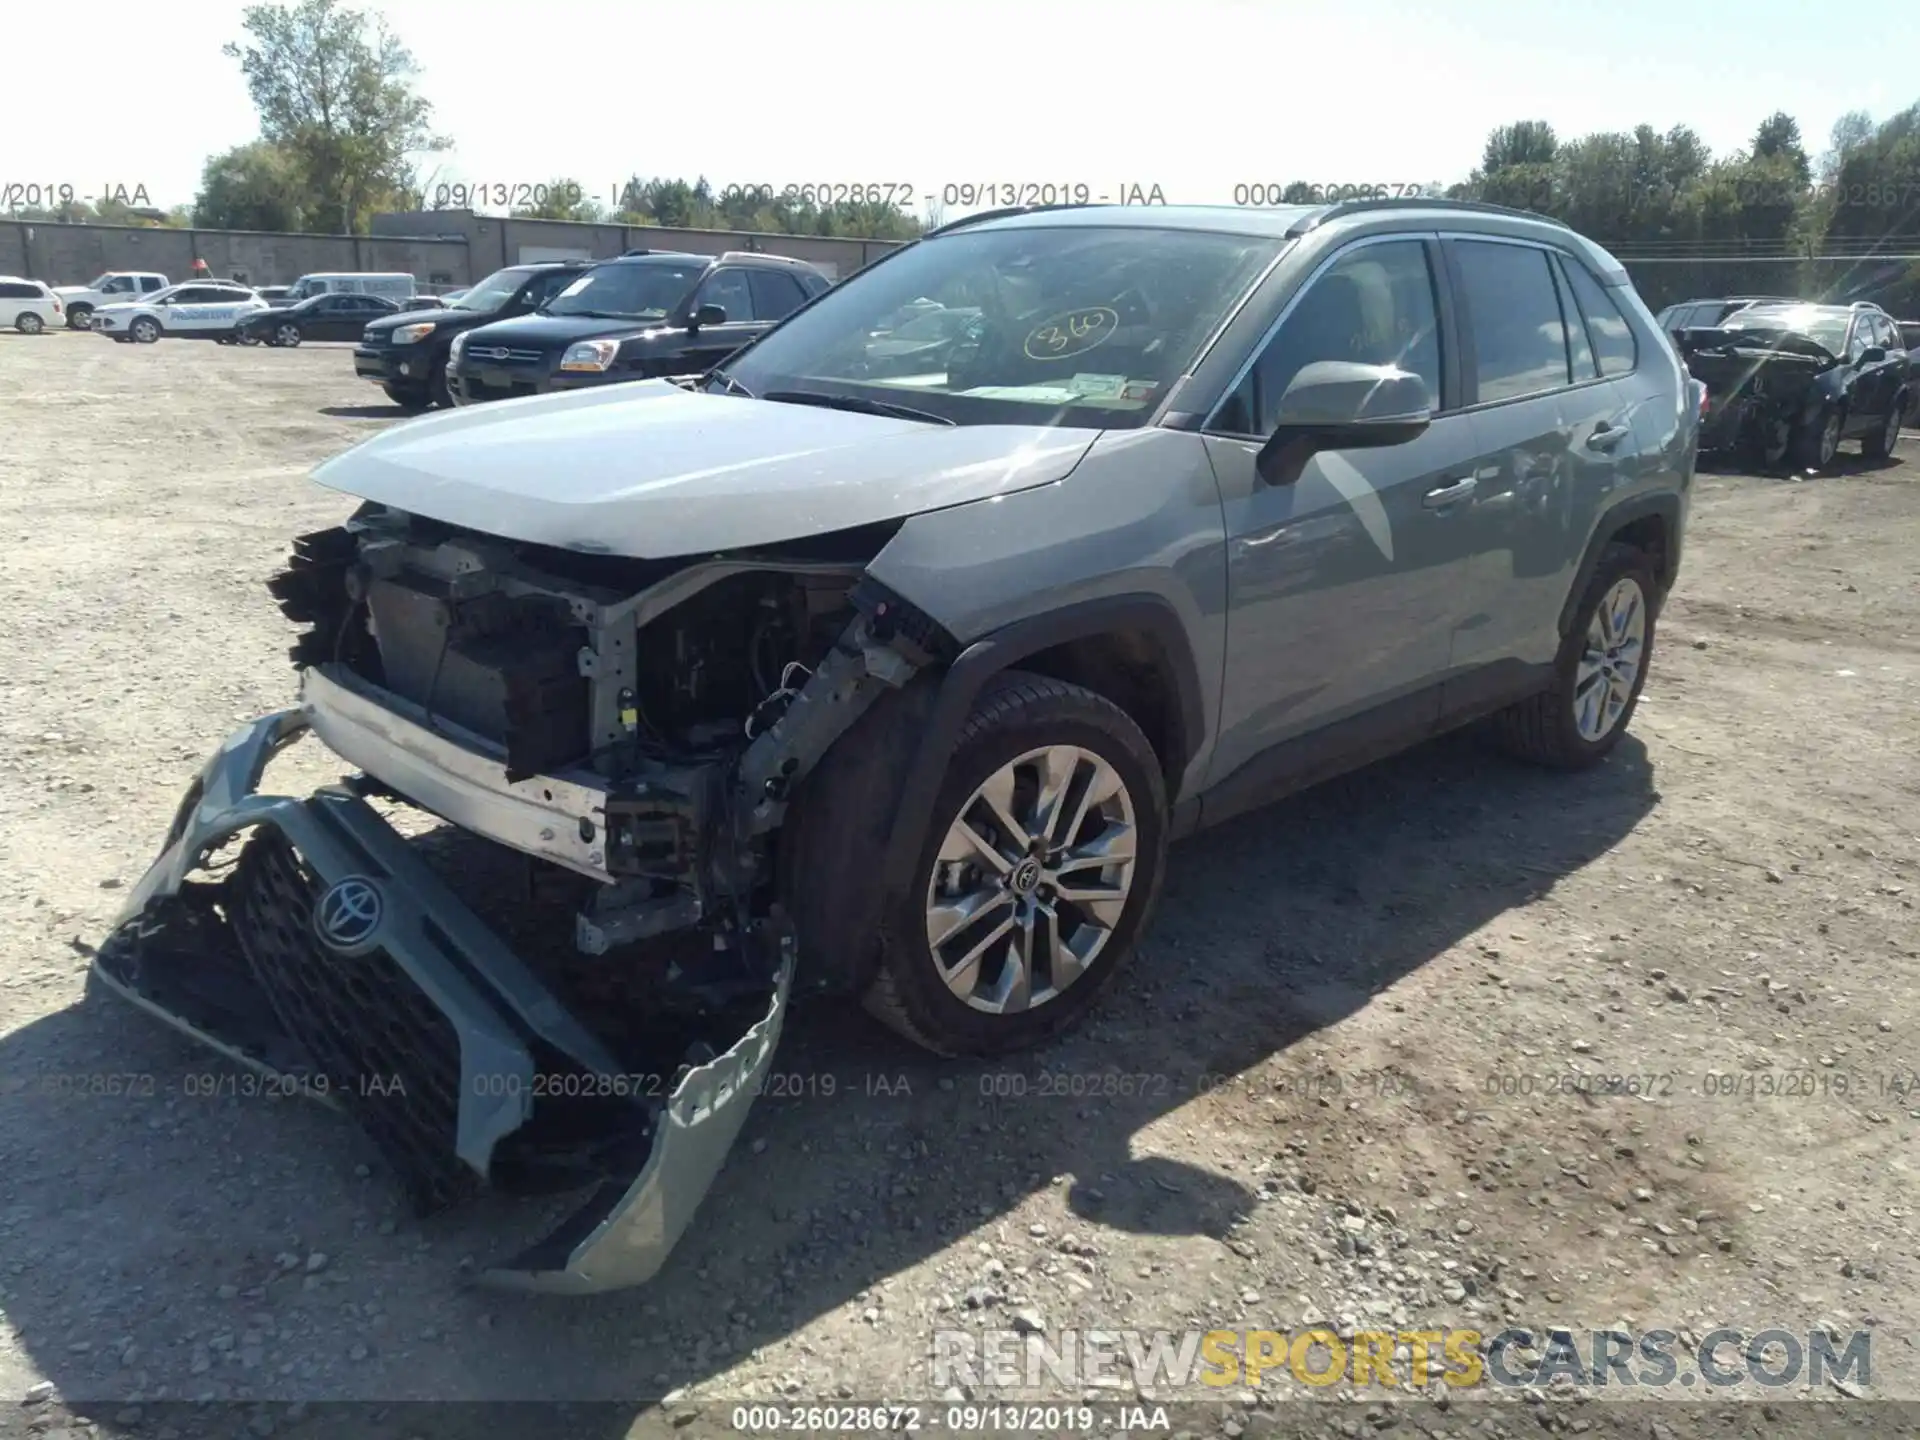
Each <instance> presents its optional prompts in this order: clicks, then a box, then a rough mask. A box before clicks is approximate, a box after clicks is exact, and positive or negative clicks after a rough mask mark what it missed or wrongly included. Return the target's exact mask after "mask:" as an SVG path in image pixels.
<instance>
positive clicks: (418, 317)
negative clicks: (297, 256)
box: [353, 260, 594, 410]
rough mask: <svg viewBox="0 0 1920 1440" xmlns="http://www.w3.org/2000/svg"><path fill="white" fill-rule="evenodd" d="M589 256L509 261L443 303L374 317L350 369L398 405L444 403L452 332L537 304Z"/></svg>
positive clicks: (582, 268) (585, 265) (585, 266)
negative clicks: (423, 309) (523, 262)
mask: <svg viewBox="0 0 1920 1440" xmlns="http://www.w3.org/2000/svg"><path fill="white" fill-rule="evenodd" d="M593 263H594V262H592V261H591V260H547V261H541V262H539V263H535V264H529V265H509V266H507V268H506V269H504V270H496V271H494V272H493V274H491V275H489V276H487V278H486V279H484V280H482V281H481V282H480V283H479V284H477V285H474V286H471V287H469V288H468V289H467V290H465V291H463V292H461V294H460V296H459V298H458V299H456V300H453V301H452V302H450V303H447V304H446V305H445V306H444V307H439V306H436V307H434V308H430V309H429V310H428V311H427V312H426V313H424V314H423V313H421V311H420V309H418V308H415V309H414V310H412V311H410V312H409V313H408V314H405V315H394V316H390V317H388V318H386V319H382V320H376V321H374V322H373V324H371V325H369V326H367V327H366V331H365V333H363V334H362V335H361V337H360V344H359V345H358V346H356V347H355V349H354V352H353V373H354V374H356V375H358V376H360V377H361V378H362V379H365V380H371V381H373V382H374V384H376V385H378V386H379V387H380V388H381V389H382V390H385V391H386V392H387V398H388V399H389V400H391V401H393V403H394V404H396V405H398V406H400V407H401V409H403V410H424V409H426V408H427V407H428V406H429V405H447V404H451V403H452V398H451V397H450V396H449V395H448V393H447V352H448V351H449V350H451V349H452V348H453V342H454V337H456V336H458V335H464V334H465V333H466V332H467V331H469V330H474V329H478V328H479V327H480V326H482V325H489V324H492V323H493V322H494V321H496V320H506V319H510V318H511V317H513V316H515V315H525V314H527V313H529V312H530V311H534V310H538V309H539V308H540V307H541V306H542V305H544V304H546V302H547V301H549V300H551V299H552V298H553V297H554V296H555V295H558V294H559V293H560V292H561V291H562V290H564V289H566V288H567V286H569V285H571V284H572V283H573V282H574V281H575V280H577V279H578V278H579V277H580V276H581V275H582V274H584V273H585V272H586V271H588V270H591V269H592V268H593Z"/></svg>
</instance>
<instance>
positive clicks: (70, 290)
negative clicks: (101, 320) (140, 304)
mask: <svg viewBox="0 0 1920 1440" xmlns="http://www.w3.org/2000/svg"><path fill="white" fill-rule="evenodd" d="M166 288H167V277H166V276H164V275H162V274H160V273H158V272H157V271H153V270H109V271H107V272H106V273H105V274H102V275H96V276H94V277H93V279H91V280H89V281H88V282H87V283H86V284H84V285H56V286H54V287H53V293H54V294H56V295H58V296H59V297H60V303H61V304H62V305H64V306H65V307H66V311H67V327H68V328H69V329H71V330H85V329H87V328H88V327H89V326H90V325H91V324H92V322H93V312H94V311H95V310H97V309H99V308H100V307H101V306H102V305H124V304H125V303H127V302H128V301H130V300H139V299H143V298H147V297H151V296H154V295H158V294H159V293H160V292H161V291H162V290H164V289H166Z"/></svg>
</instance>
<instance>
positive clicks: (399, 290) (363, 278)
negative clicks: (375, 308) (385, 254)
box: [287, 270, 420, 305]
mask: <svg viewBox="0 0 1920 1440" xmlns="http://www.w3.org/2000/svg"><path fill="white" fill-rule="evenodd" d="M419 290H420V287H419V284H418V283H417V282H416V281H415V280H414V278H413V276H411V275H409V274H407V273H406V272H405V271H401V270H381V271H374V270H366V271H339V272H320V271H316V272H315V273H313V274H311V275H302V276H301V277H300V278H299V279H298V280H296V281H294V282H293V284H291V285H289V286H288V287H287V298H288V299H289V300H292V301H294V302H295V303H296V304H297V303H298V302H300V301H302V300H311V299H312V298H313V297H314V296H315V295H379V296H382V297H384V298H385V299H388V300H392V301H394V302H395V303H396V304H400V305H405V304H407V303H408V302H410V301H411V300H412V299H413V297H414V296H415V295H416V294H418V293H419Z"/></svg>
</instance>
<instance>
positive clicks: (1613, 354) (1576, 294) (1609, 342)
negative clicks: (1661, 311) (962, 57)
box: [1560, 256, 1640, 375]
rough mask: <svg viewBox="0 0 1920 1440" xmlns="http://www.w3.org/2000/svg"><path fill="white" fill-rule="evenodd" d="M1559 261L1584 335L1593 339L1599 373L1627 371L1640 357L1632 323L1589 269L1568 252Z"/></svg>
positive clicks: (1608, 373)
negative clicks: (1584, 325) (1582, 319)
mask: <svg viewBox="0 0 1920 1440" xmlns="http://www.w3.org/2000/svg"><path fill="white" fill-rule="evenodd" d="M1560 264H1561V269H1562V270H1564V271H1565V273H1566V276H1567V280H1568V282H1569V283H1570V285H1571V286H1572V289H1573V298H1574V303H1575V304H1577V305H1578V306H1579V307H1580V313H1581V314H1582V315H1583V316H1584V317H1585V318H1586V322H1587V335H1588V337H1589V338H1590V339H1591V340H1592V341H1593V355H1594V359H1595V360H1597V361H1598V362H1599V364H1600V373H1601V374H1602V375H1625V374H1627V373H1628V372H1630V371H1631V370H1632V369H1633V367H1634V366H1635V365H1636V364H1638V363H1639V360H1640V347H1639V345H1638V343H1637V342H1636V341H1635V340H1634V338H1633V326H1632V325H1631V324H1629V323H1628V321H1627V317H1626V316H1625V315H1624V314H1623V313H1621V310H1620V307H1619V306H1618V305H1616V304H1615V303H1614V300H1613V296H1612V295H1610V294H1608V293H1607V288H1606V286H1604V285H1602V284H1601V283H1600V282H1599V281H1598V280H1596V279H1595V278H1594V277H1593V272H1592V271H1591V270H1589V269H1587V267H1586V266H1585V265H1582V264H1581V263H1580V262H1579V261H1578V260H1576V259H1573V258H1572V257H1570V256H1562V257H1561V262H1560Z"/></svg>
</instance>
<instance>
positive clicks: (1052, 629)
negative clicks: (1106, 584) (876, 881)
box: [884, 593, 1206, 895]
mask: <svg viewBox="0 0 1920 1440" xmlns="http://www.w3.org/2000/svg"><path fill="white" fill-rule="evenodd" d="M1123 631H1133V632H1139V633H1143V634H1145V635H1147V636H1148V637H1149V638H1150V639H1151V640H1152V641H1153V644H1154V647H1155V651H1156V653H1157V656H1158V658H1159V661H1160V663H1161V666H1162V669H1163V671H1164V678H1165V679H1167V680H1168V681H1170V682H1171V684H1172V686H1173V690H1174V692H1175V693H1174V696H1173V699H1174V701H1175V704H1174V706H1173V707H1172V710H1171V716H1172V719H1173V726H1174V733H1173V734H1172V735H1170V736H1168V737H1167V738H1168V741H1169V749H1170V750H1171V751H1172V752H1175V753H1170V754H1166V755H1163V756H1161V763H1162V768H1163V771H1164V773H1166V775H1167V776H1168V782H1167V783H1168V794H1167V800H1168V806H1169V813H1171V808H1172V806H1173V804H1174V803H1175V802H1176V801H1177V800H1178V799H1179V796H1178V795H1177V793H1175V789H1176V785H1177V781H1178V777H1179V775H1180V774H1181V772H1182V771H1183V770H1184V769H1185V768H1186V766H1187V764H1188V762H1189V761H1191V759H1192V758H1193V756H1194V755H1195V754H1196V753H1198V750H1199V748H1200V746H1201V744H1202V743H1203V741H1204V738H1205V727H1206V719H1205V709H1204V706H1203V704H1202V699H1201V688H1200V671H1199V666H1198V665H1197V664H1196V663H1195V660H1194V655H1193V648H1192V646H1191V644H1190V643H1189V641H1188V639H1187V634H1186V630H1185V628H1184V626H1183V625H1182V624H1181V621H1180V617H1179V614H1178V613H1177V612H1176V611H1175V610H1174V608H1173V606H1172V605H1171V604H1169V603H1168V602H1167V601H1166V600H1165V599H1163V598H1162V597H1160V596H1158V595H1151V594H1145V593H1139V594H1125V595H1112V596H1103V597H1100V598H1097V599H1093V600H1084V601H1080V602H1078V603H1076V604H1072V605H1068V606H1064V607H1062V608H1061V609H1059V610H1052V611H1048V612H1047V613H1045V614H1042V615H1035V616H1031V617H1029V618H1027V619H1025V620H1017V621H1014V622H1013V623H1011V624H1009V625H1006V626H1004V627H1002V628H1001V629H999V630H996V631H994V632H992V633H991V634H988V635H984V636H982V637H981V638H980V639H978V640H975V641H974V642H973V643H972V644H970V645H968V646H967V647H966V649H965V650H963V651H962V652H961V653H960V655H959V657H958V658H957V659H956V660H955V661H954V662H953V664H952V665H950V666H949V667H948V668H947V670H946V673H945V674H944V675H943V676H941V678H940V683H939V689H938V691H937V692H936V694H935V695H934V699H933V706H932V710H931V713H930V714H929V715H928V718H927V725H926V728H925V730H923V731H922V733H921V736H920V740H919V743H918V744H917V745H916V747H915V749H914V753H913V759H912V761H911V763H910V764H909V766H908V769H907V774H906V779H905V782H904V783H903V784H902V786H901V789H900V795H899V803H898V806H897V808H896V809H895V811H894V817H893V825H892V827H891V829H890V830H889V832H888V839H887V859H886V871H885V875H884V881H885V884H886V887H887V891H888V893H889V894H893V895H899V894H903V893H905V890H906V888H907V887H908V886H910V885H911V884H912V883H913V868H914V865H915V863H916V862H917V861H918V860H919V858H920V849H921V842H922V840H923V839H924V837H925V835H926V833H927V826H928V823H929V821H930V819H931V816H932V812H933V804H934V801H935V800H936V799H937V798H938V796H939V792H940V782H941V780H942V779H943V778H944V777H945V775H946V769H947V761H948V759H949V758H950V757H951V755H952V753H953V745H954V741H955V738H956V737H957V736H958V735H959V733H960V729H961V727H962V726H963V725H964V724H965V723H966V719H967V715H968V714H969V713H970V712H971V710H972V709H973V704H974V701H975V699H976V698H977V697H978V696H979V694H980V692H981V690H982V689H984V688H985V686H986V684H987V682H988V681H989V680H991V679H992V678H993V677H994V676H995V675H998V674H1001V673H1002V672H1004V671H1007V670H1011V669H1015V668H1017V667H1018V665H1019V663H1020V662H1021V661H1022V660H1025V659H1027V658H1028V657H1029V656H1033V655H1037V654H1039V653H1040V652H1041V651H1043V650H1051V649H1053V648H1055V647H1056V646H1060V645H1066V644H1070V643H1072V642H1073V641H1076V640H1089V639H1093V638H1095V637H1097V636H1100V635H1106V634H1114V633H1118V632H1123Z"/></svg>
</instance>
